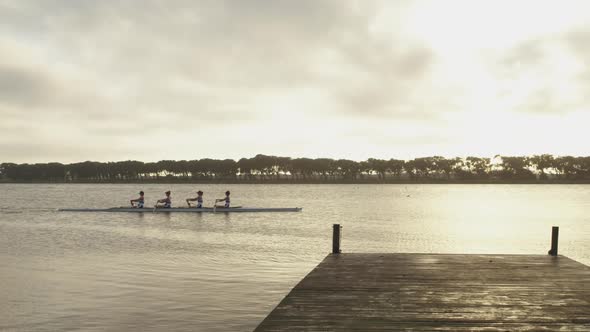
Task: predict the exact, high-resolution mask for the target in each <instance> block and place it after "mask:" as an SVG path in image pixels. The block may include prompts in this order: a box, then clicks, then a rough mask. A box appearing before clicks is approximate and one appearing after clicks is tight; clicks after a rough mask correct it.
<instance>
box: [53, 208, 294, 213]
mask: <svg viewBox="0 0 590 332" xmlns="http://www.w3.org/2000/svg"><path fill="white" fill-rule="evenodd" d="M302 209H303V208H298V207H295V208H215V209H214V208H211V207H205V208H200V209H199V208H157V209H154V208H143V209H138V208H129V207H120V208H108V209H94V208H90V209H58V211H61V212H127V213H172V212H181V213H208V212H210V213H213V212H300V211H301V210H302Z"/></svg>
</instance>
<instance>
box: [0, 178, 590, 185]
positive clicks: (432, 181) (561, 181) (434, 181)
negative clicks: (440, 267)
mask: <svg viewBox="0 0 590 332" xmlns="http://www.w3.org/2000/svg"><path fill="white" fill-rule="evenodd" d="M0 184H261V185H264V184H294V185H296V184H354V185H357V184H590V179H581V180H564V179H554V180H496V179H494V180H489V179H488V180H445V179H419V180H398V179H391V180H389V179H387V180H374V179H358V180H345V181H343V180H334V181H330V180H328V181H326V180H290V179H285V180H276V179H275V180H228V179H220V180H192V179H162V180H154V179H148V180H120V181H112V180H111V181H91V180H76V181H38V180H36V181H33V180H31V181H24V180H20V181H15V180H0Z"/></svg>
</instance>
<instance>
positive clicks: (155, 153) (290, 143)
mask: <svg viewBox="0 0 590 332" xmlns="http://www.w3.org/2000/svg"><path fill="white" fill-rule="evenodd" d="M589 61H590V3H588V2H587V1H584V0H582V1H539V0H531V1H525V0H520V1H502V0H500V1H498V0H496V1H472V0H465V1H452V0H451V1H437V0H433V1H402V0H400V1H370V0H359V1H341V0H333V1H328V0H326V1H319V0H309V1H307V0H297V1H294V0H293V1H282V0H267V1H262V0H234V1H223V0H211V1H176V0H175V1H164V0H162V1H146V0H142V1H139V0H138V1H131V0H127V1H126V0H123V1H98V0H96V1H86V0H78V1H69V0H61V1H59V0H44V1H28V0H27V1H26V0H13V1H9V0H0V162H7V161H11V162H46V161H60V162H74V161H82V160H98V161H110V160H127V159H137V160H143V161H156V160H160V159H200V158H207V157H208V158H232V159H239V158H241V157H252V156H254V155H255V154H258V153H263V154H272V155H280V156H290V157H312V158H316V157H329V158H347V159H353V160H364V159H366V158H369V157H377V158H387V159H388V158H400V159H409V158H414V157H420V156H431V155H443V156H467V155H476V156H493V155H495V154H502V155H529V154H538V153H552V154H556V155H565V154H570V155H590V144H588V142H589V141H590V130H588V128H589V124H590V63H589Z"/></svg>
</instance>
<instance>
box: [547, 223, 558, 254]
mask: <svg viewBox="0 0 590 332" xmlns="http://www.w3.org/2000/svg"><path fill="white" fill-rule="evenodd" d="M558 240H559V227H557V226H553V228H552V229H551V250H549V255H551V256H557V242H558Z"/></svg>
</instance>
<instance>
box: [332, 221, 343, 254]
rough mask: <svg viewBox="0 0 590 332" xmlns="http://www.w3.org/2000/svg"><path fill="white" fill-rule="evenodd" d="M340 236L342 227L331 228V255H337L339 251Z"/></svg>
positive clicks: (336, 225)
mask: <svg viewBox="0 0 590 332" xmlns="http://www.w3.org/2000/svg"><path fill="white" fill-rule="evenodd" d="M341 236H342V226H340V224H334V226H333V228H332V253H333V254H339V253H340V252H341V251H340V237H341Z"/></svg>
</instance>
